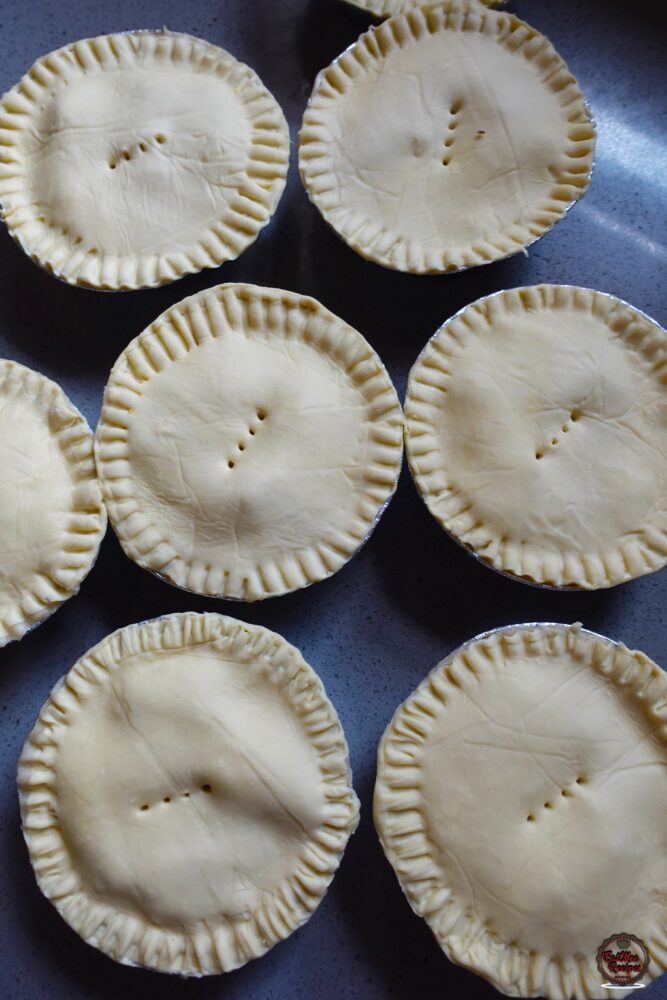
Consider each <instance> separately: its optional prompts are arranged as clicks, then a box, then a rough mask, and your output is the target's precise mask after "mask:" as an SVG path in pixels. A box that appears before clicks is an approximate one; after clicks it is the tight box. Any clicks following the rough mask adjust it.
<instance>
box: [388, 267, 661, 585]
mask: <svg viewBox="0 0 667 1000" xmlns="http://www.w3.org/2000/svg"><path fill="white" fill-rule="evenodd" d="M405 410H406V425H407V426H406V440H407V452H408V459H409V462H410V466H411V469H412V472H413V474H414V477H415V481H416V483H417V486H418V488H419V490H420V492H421V493H422V495H423V497H424V499H425V500H426V503H427V505H428V507H429V509H430V511H431V513H432V514H433V515H434V516H435V517H436V518H437V520H438V521H439V522H440V523H441V524H442V526H443V527H444V528H445V529H446V530H447V531H449V532H450V533H451V534H452V535H453V536H454V537H455V538H456V539H457V540H458V541H460V542H462V543H463V545H465V546H466V547H467V548H468V549H470V550H471V551H472V552H473V553H474V554H475V555H477V556H478V557H479V558H480V559H482V560H483V561H484V562H485V563H487V564H488V565H489V566H492V567H493V568H494V569H497V570H501V571H504V572H507V573H510V574H512V575H514V576H516V577H520V578H522V579H524V580H527V581H529V582H532V583H539V584H545V585H547V586H553V587H581V588H585V589H594V588H598V587H610V586H613V585H614V584H617V583H622V582H623V581H624V580H629V579H632V578H633V577H636V576H640V575H642V574H644V573H649V572H651V571H653V570H656V569H660V567H662V566H663V565H664V564H665V562H666V561H667V334H665V331H664V330H662V329H660V327H658V326H657V325H656V324H655V323H653V322H652V321H651V320H649V319H648V318H647V317H646V316H644V315H643V313H640V312H638V311H637V310H635V309H633V308H631V307H630V306H628V305H626V304H625V303H624V302H621V301H619V300H618V299H615V298H613V297H612V296H610V295H606V294H604V293H602V292H594V291H590V290H589V289H585V288H573V287H570V286H565V285H537V286H533V287H529V288H515V289H512V290H510V291H506V292H500V293H498V294H496V295H491V296H489V297H488V298H485V299H481V300H480V301H478V302H475V303H473V304H472V305H470V306H468V307H467V308H465V309H464V310H462V312H460V313H459V314H457V315H456V316H454V317H453V319H451V320H449V321H448V322H447V323H446V324H445V325H444V326H443V327H442V328H441V329H440V330H439V331H438V332H437V333H436V335H435V336H434V337H433V339H432V340H431V341H430V342H429V343H428V344H427V346H426V348H425V349H424V351H423V352H422V354H421V355H420V357H419V358H418V360H417V362H416V363H415V365H414V367H413V369H412V371H411V373H410V378H409V384H408V392H407V398H406V404H405Z"/></svg>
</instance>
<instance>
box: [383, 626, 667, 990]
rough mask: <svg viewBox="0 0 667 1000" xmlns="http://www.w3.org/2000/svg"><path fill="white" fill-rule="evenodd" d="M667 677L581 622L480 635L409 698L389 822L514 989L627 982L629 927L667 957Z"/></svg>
mask: <svg viewBox="0 0 667 1000" xmlns="http://www.w3.org/2000/svg"><path fill="white" fill-rule="evenodd" d="M665 706H667V679H666V678H665V675H664V673H663V672H662V671H661V670H660V668H659V667H657V666H656V665H655V663H652V662H651V660H649V659H648V658H647V657H646V656H644V655H643V654H642V653H637V652H631V651H630V650H628V649H626V648H625V646H622V645H618V644H616V643H612V642H611V641H610V640H608V639H603V638H601V637H600V636H596V635H593V634H592V633H590V632H586V631H584V630H582V629H581V627H580V626H571V627H568V626H564V625H526V626H516V627H510V628H506V629H502V630H500V631H498V632H495V633H489V634H487V635H484V636H480V637H478V638H477V639H475V640H473V641H472V642H471V643H469V644H468V645H466V646H464V647H462V648H461V649H460V650H458V651H457V652H456V653H454V654H452V655H451V656H449V657H448V658H447V659H445V660H443V662H442V663H440V664H439V665H438V666H437V667H436V668H435V669H434V670H433V671H432V672H431V673H430V674H429V675H428V677H427V678H426V679H425V680H424V681H423V682H422V684H420V686H419V687H418V688H417V690H416V691H415V692H414V694H412V695H411V696H410V698H408V700H407V701H406V702H405V703H404V704H403V705H402V706H401V707H400V708H399V709H398V711H397V712H396V715H395V716H394V719H393V721H392V723H391V724H390V726H389V727H388V729H387V731H386V733H385V734H384V737H383V739H382V742H381V744H380V748H379V752H378V777H377V784H376V790H375V822H376V827H377V829H378V832H379V834H380V838H381V840H382V844H383V846H384V849H385V852H386V854H387V856H388V858H389V860H390V861H391V863H392V865H393V867H394V868H395V870H396V873H397V875H398V878H399V880H400V882H401V885H402V887H403V889H404V891H405V892H406V893H407V895H408V898H409V900H410V903H411V905H412V907H413V908H414V909H415V911H416V912H417V913H418V914H419V915H420V916H423V917H424V918H425V919H426V920H427V922H428V924H429V926H430V927H431V930H432V931H433V932H434V934H435V936H436V938H437V940H438V943H439V944H440V945H441V947H442V948H443V949H444V951H445V952H446V954H447V955H448V957H449V958H450V959H452V960H453V961H454V962H457V963H459V964H461V965H464V966H466V967H468V968H470V969H473V970H474V971H475V972H477V973H479V974H480V975H482V976H484V977H485V978H486V979H488V980H490V981H491V983H493V985H494V986H495V987H496V988H497V989H499V990H501V991H502V992H504V993H507V994H508V995H510V996H537V995H541V996H544V997H547V998H551V1000H570V998H573V997H574V998H576V1000H584V998H587V997H600V996H611V992H612V991H609V992H607V991H605V990H603V989H601V983H602V982H603V980H602V978H601V975H600V973H599V971H598V970H597V968H596V954H597V949H598V948H599V946H600V945H601V944H602V942H603V941H604V940H605V938H607V937H609V936H611V935H612V934H621V933H627V934H635V935H637V936H638V937H640V938H641V939H642V940H643V941H644V942H645V944H646V946H647V947H648V951H649V954H650V966H649V970H648V974H647V978H648V979H651V978H653V977H656V976H658V975H660V973H661V972H663V971H664V970H665V968H667V933H666V931H665V928H666V926H667V905H666V902H665V901H666V900H667V822H666V821H667V811H666V808H665V803H666V802H667V748H666V746H665V743H666V740H667V735H666V734H667V726H666V724H665V723H666V721H667V716H666V707H665Z"/></svg>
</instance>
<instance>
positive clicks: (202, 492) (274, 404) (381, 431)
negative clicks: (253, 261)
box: [95, 285, 403, 600]
mask: <svg viewBox="0 0 667 1000" xmlns="http://www.w3.org/2000/svg"><path fill="white" fill-rule="evenodd" d="M402 434H403V419H402V412H401V407H400V404H399V402H398V399H397V396H396V392H395V390H394V387H393V385H392V383H391V381H390V379H389V376H388V375H387V372H386V370H385V368H384V367H383V365H382V362H381V361H380V359H379V358H378V356H377V354H375V352H374V351H373V349H372V348H371V346H370V345H369V344H368V342H367V341H366V340H365V339H364V338H363V337H362V336H361V334H360V333H357V331H356V330H353V329H352V328H351V327H349V326H348V325H347V324H346V323H344V322H343V321H342V320H340V319H338V317H336V316H334V315H333V314H332V313H330V312H329V311H328V310H327V309H325V308H324V307H323V306H321V305H320V304H319V303H318V302H315V301H314V300H313V299H310V298H306V297H305V296H302V295H296V294H294V293H292V292H285V291H279V290H276V289H270V288H258V287H256V286H253V285H220V286H218V287H217V288H213V289H206V290H205V291H203V292H200V293H199V294H197V295H194V296H192V297H191V298H189V299H185V300H184V301H183V302H181V303H179V304H178V305H175V306H173V307H172V308H171V309H169V310H167V312H165V313H164V314H163V315H162V316H160V317H159V318H158V319H157V320H156V321H155V322H154V323H153V324H152V326H150V327H149V328H148V329H147V330H145V331H144V332H143V333H142V334H141V335H140V336H139V337H137V339H136V340H134V341H133V342H132V343H131V344H130V345H129V346H128V347H127V349H126V350H125V351H124V352H123V353H122V354H121V356H120V358H119V359H118V361H117V362H116V364H115V366H114V368H113V371H112V372H111V376H110V379H109V383H108V385H107V388H106V391H105V395H104V405H103V408H102V415H101V417H100V422H99V424H98V428H97V434H96V443H95V448H96V456H97V463H98V472H99V477H100V483H101V486H102V492H103V494H104V498H105V501H106V504H107V509H108V511H109V516H110V518H111V523H112V524H113V526H114V528H115V530H116V532H117V534H118V537H119V539H120V542H121V544H122V546H123V548H124V549H125V552H126V553H127V554H128V555H129V556H130V558H132V559H134V560H136V561H137V562H138V563H139V564H140V565H141V566H144V567H145V568H146V569H149V570H152V571H153V572H155V573H158V574H159V575H161V576H163V577H164V578H165V579H167V580H168V581H169V582H171V583H174V584H176V585H178V586H180V587H184V588H186V589H188V590H192V591H196V592H197V593H201V594H209V595H212V596H220V597H231V598H239V599H242V600H256V599H258V598H263V597H268V596H271V595H275V594H281V593H285V592H287V591H290V590H294V589H296V588H298V587H303V586H306V585H307V584H309V583H313V582H315V581H317V580H321V579H323V578H324V577H326V576H329V575H330V574H331V573H334V572H335V571H336V570H338V569H340V567H341V566H342V565H343V564H344V563H345V562H346V561H347V560H348V559H349V558H350V556H352V555H353V554H354V552H355V551H356V550H357V549H358V548H359V546H360V545H361V544H362V543H363V541H364V540H365V539H366V538H367V536H368V535H369V534H370V532H371V530H372V529H373V526H374V524H375V522H376V521H377V519H378V517H379V516H380V513H381V512H382V510H383V509H384V506H385V505H386V504H387V502H388V500H389V498H390V496H391V494H392V493H393V491H394V489H395V487H396V481H397V478H398V473H399V470H400V464H401V457H402Z"/></svg>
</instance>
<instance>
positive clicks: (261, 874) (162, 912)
mask: <svg viewBox="0 0 667 1000" xmlns="http://www.w3.org/2000/svg"><path fill="white" fill-rule="evenodd" d="M18 784H19V798H20V805H21V817H22V822H23V832H24V836H25V839H26V842H27V845H28V850H29V852H30V859H31V861H32V864H33V867H34V869H35V873H36V876H37V882H38V884H39V887H40V888H41V890H42V892H43V893H44V894H45V895H46V896H47V897H48V898H49V899H50V900H51V902H52V903H53V904H54V906H55V907H56V908H57V909H58V911H59V912H60V914H61V915H62V916H63V917H64V919H65V920H66V921H67V923H68V924H70V925H71V926H72V927H73V928H74V930H76V931H77V932H78V933H79V934H80V935H81V937H82V938H83V939H84V940H85V941H87V942H88V944H91V945H93V946H94V947H96V948H99V949H100V950H101V951H103V952H105V953H106V954H107V955H109V956H110V957H111V958H114V959H115V960H116V961H118V962H122V963H123V964H124V965H142V966H148V967H150V968H152V969H156V970H159V971H161V972H176V973H180V974H181V975H184V976H203V975H209V974H211V973H218V972H226V971H229V970H230V969H235V968H237V967H238V966H240V965H243V964H244V963H245V962H247V961H249V960H250V959H251V958H255V957H257V956H259V955H262V954H263V953H264V952H266V951H267V950H268V949H269V948H271V947H272V946H273V945H274V944H276V943H277V942H278V941H281V940H282V939H283V938H286V937H287V936H288V935H289V934H291V933H292V931H293V930H295V929H296V928H297V927H299V926H300V925H301V924H303V923H305V921H306V920H308V918H309V917H310V915H311V913H312V912H313V911H314V910H315V908H316V907H317V906H318V904H319V902H320V900H321V899H322V897H323V895H324V893H325V892H326V889H327V886H328V885H329V883H330V881H331V879H332V878H333V875H334V872H335V870H336V868H337V867H338V864H339V861H340V858H341V855H342V853H343V850H344V848H345V845H346V843H347V840H348V838H349V836H350V834H351V833H352V831H353V830H354V828H355V826H356V824H357V819H358V802H357V798H356V796H355V794H354V791H353V788H352V784H351V774H350V769H349V763H348V751H347V744H346V742H345V736H344V734H343V730H342V728H341V725H340V722H339V720H338V716H337V715H336V712H335V710H334V708H333V706H332V705H331V702H330V701H329V700H328V698H327V696H326V694H325V692H324V688H323V687H322V683H321V681H320V679H319V678H318V676H317V675H316V673H315V672H314V670H313V669H312V668H311V667H310V666H308V664H307V663H306V662H305V661H304V660H303V658H302V657H301V655H300V653H299V652H298V650H297V649H295V648H294V646H291V645H290V644H289V643H288V642H286V641H285V639H283V638H281V637H280V636H278V635H276V634H275V633H273V632H269V631H268V630H267V629H264V628H260V627H259V626H257V625H247V624H245V623H243V622H239V621H236V620H235V619H233V618H225V617H223V616H222V615H215V614H194V613H192V612H188V613H185V614H174V615H168V616H166V617H164V618H158V619H156V620H155V621H151V622H146V623H143V624H140V625H130V626H128V627H127V628H123V629H120V630H119V631H118V632H114V633H113V634H112V635H110V636H107V638H106V639H103V640H102V642H100V643H99V644H98V645H97V646H95V647H94V648H93V649H91V650H90V651H89V652H88V653H86V655H85V656H83V657H82V658H81V659H80V660H79V661H78V662H77V663H76V664H75V665H74V666H73V667H72V669H71V670H70V672H69V673H68V674H67V676H66V677H64V678H63V679H62V680H61V681H60V682H59V683H58V684H57V685H56V687H55V688H54V690H53V692H52V694H51V697H50V698H49V700H48V701H47V703H46V704H45V705H44V707H43V709H42V711H41V713H40V715H39V718H38V720H37V723H36V725H35V727H34V729H33V731H32V733H31V734H30V736H29V737H28V739H27V741H26V744H25V747H24V749H23V753H22V756H21V759H20V761H19V772H18Z"/></svg>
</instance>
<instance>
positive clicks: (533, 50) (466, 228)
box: [299, 0, 595, 273]
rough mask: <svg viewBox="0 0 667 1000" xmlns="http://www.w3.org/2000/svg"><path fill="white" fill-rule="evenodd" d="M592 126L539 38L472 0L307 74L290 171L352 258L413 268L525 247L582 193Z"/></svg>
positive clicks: (399, 22) (372, 38) (379, 31)
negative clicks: (308, 87)
mask: <svg viewBox="0 0 667 1000" xmlns="http://www.w3.org/2000/svg"><path fill="white" fill-rule="evenodd" d="M594 140H595V130H594V126H593V123H592V121H591V117H590V114H589V111H588V109H587V107H586V103H585V100H584V97H583V94H582V93H581V91H580V89H579V86H578V84H577V82H576V80H575V79H574V77H573V76H572V74H571V73H570V72H569V70H568V68H567V66H566V65H565V63H564V62H563V60H562V59H561V57H560V56H559V55H558V53H557V52H556V51H555V49H554V48H553V46H552V45H551V43H550V42H549V41H548V40H547V39H546V38H545V37H544V36H543V35H540V34H539V33H538V32H537V31H535V30H534V29H533V28H531V27H530V26H529V25H527V24H525V23H524V22H523V21H520V20H519V19H518V18H516V17H515V16H514V15H512V14H507V13H501V12H497V11H491V10H487V9H485V8H484V7H482V6H481V5H480V4H479V3H477V0H474V2H473V0H457V2H455V3H449V4H444V5H438V6H435V7H428V8H423V9H415V10H410V11H409V12H408V13H405V14H397V15H395V16H394V17H392V18H390V19H389V20H387V21H385V22H384V23H383V24H381V25H380V26H379V27H377V28H371V29H370V30H369V31H367V32H366V33H365V34H363V35H361V37H360V38H359V39H358V41H357V42H355V44H354V45H352V46H351V47H350V48H349V49H347V51H346V52H344V53H343V54H342V55H341V56H339V57H338V58H337V59H336V60H334V62H333V63H332V64H331V65H330V66H329V67H328V68H327V69H325V70H323V71H322V72H321V73H320V75H319V76H318V78H317V80H316V82H315V87H314V90H313V93H312V95H311V98H310V101H309V103H308V106H307V108H306V112H305V115H304V118H303V125H302V129H301V135H300V146H299V166H300V170H301V177H302V180H303V183H304V185H305V187H306V190H307V191H308V194H309V196H310V198H311V199H312V201H313V202H314V203H315V205H316V206H317V208H318V209H319V210H320V212H321V213H322V215H323V216H324V218H325V220H326V221H327V222H328V223H330V225H331V226H333V228H334V229H335V230H336V232H337V233H338V234H339V235H340V236H342V238H343V239H344V240H345V241H346V242H347V243H348V244H349V245H350V246H351V247H352V248H353V249H354V250H356V251H357V253H359V254H361V255H362V256H363V257H366V258H367V259H368V260H372V261H375V262H376V263H378V264H382V265H384V266H385V267H391V268H395V269H397V270H401V271H411V272H415V273H438V272H443V271H457V270H460V269H461V268H466V267H472V266H475V265H477V264H486V263H488V262H489V261H492V260H498V259H500V258H502V257H506V256H508V255H509V254H513V253H516V252H517V251H519V250H522V249H524V248H525V247H526V246H528V245H529V244H530V243H532V242H534V241H535V240H536V239H538V238H539V237H540V236H542V235H543V234H544V233H545V232H546V231H547V230H548V229H549V228H550V227H551V226H552V225H553V224H554V223H555V222H556V221H558V219H560V218H561V217H562V216H563V215H564V214H565V212H566V210H567V209H568V208H569V207H570V205H571V204H572V203H573V202H574V201H576V200H577V199H578V198H579V197H580V196H581V195H582V194H583V193H584V191H585V190H586V188H587V187H588V184H589V181H590V173H591V169H592V165H593V149H594Z"/></svg>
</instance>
